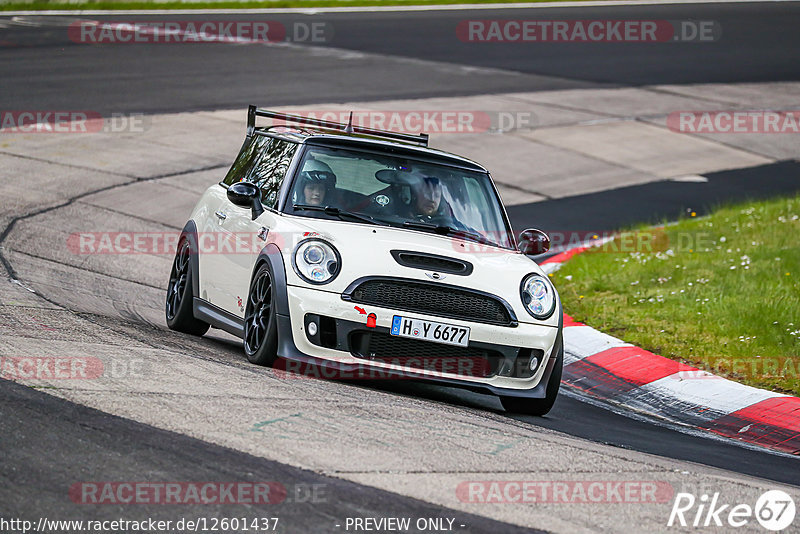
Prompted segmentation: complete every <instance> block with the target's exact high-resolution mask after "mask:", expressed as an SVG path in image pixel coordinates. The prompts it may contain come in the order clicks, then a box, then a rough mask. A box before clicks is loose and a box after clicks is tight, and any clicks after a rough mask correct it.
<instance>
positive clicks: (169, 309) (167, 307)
mask: <svg viewBox="0 0 800 534" xmlns="http://www.w3.org/2000/svg"><path fill="white" fill-rule="evenodd" d="M191 256H192V249H191V245H190V244H189V241H188V240H186V239H184V240H183V241H181V242H180V243H179V244H178V250H177V251H176V252H175V260H174V261H173V262H172V270H171V271H170V274H169V283H168V284H167V298H166V302H165V304H164V313H165V316H166V319H167V326H168V327H169V328H170V330H176V331H178V332H183V333H185V334H192V335H194V336H202V335H203V334H205V333H206V332H207V331H208V328H209V326H210V325H209V324H208V323H206V322H203V321H200V320H198V319H196V318H195V317H194V313H193V311H192V301H193V300H194V294H193V291H192V265H191Z"/></svg>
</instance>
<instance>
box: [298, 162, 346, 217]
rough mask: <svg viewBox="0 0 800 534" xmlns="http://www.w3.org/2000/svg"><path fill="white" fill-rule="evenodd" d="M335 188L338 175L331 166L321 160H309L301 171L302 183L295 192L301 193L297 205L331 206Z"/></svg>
mask: <svg viewBox="0 0 800 534" xmlns="http://www.w3.org/2000/svg"><path fill="white" fill-rule="evenodd" d="M335 188H336V175H335V174H334V173H333V170H331V168H330V166H328V164H327V163H323V162H322V161H319V160H315V159H312V160H308V161H306V163H305V165H303V170H302V171H300V182H299V185H298V187H297V189H296V190H295V191H299V192H300V195H298V196H299V197H300V198H298V200H297V204H308V205H309V206H326V205H329V204H330V203H331V202H332V201H333V198H332V197H333V192H334V189H335Z"/></svg>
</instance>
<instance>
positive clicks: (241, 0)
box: [0, 0, 584, 11]
mask: <svg viewBox="0 0 800 534" xmlns="http://www.w3.org/2000/svg"><path fill="white" fill-rule="evenodd" d="M555 1H563V0H261V1H258V0H218V1H214V0H208V1H204V0H200V1H193V0H192V1H180V0H165V1H162V0H149V1H148V0H140V1H131V0H75V1H72V0H32V1H29V2H24V1H23V2H14V1H11V2H7V3H6V2H2V1H0V11H33V10H36V11H41V10H84V9H110V10H127V9H263V8H272V9H274V8H311V7H344V6H347V7H351V6H413V5H446V4H500V3H512V4H514V3H527V2H542V3H546V2H555ZM569 1H573V2H580V1H584V0H569Z"/></svg>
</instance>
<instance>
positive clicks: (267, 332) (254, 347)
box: [244, 265, 278, 365]
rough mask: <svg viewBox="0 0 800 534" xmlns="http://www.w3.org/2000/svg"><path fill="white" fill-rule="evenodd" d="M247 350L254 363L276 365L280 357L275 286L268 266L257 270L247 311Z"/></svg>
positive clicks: (245, 321) (251, 361) (245, 324)
mask: <svg viewBox="0 0 800 534" xmlns="http://www.w3.org/2000/svg"><path fill="white" fill-rule="evenodd" d="M244 352H245V354H246V355H247V359H248V360H249V361H250V363H255V364H257V365H272V364H273V363H274V362H275V359H276V358H277V357H278V324H277V318H276V317H275V287H274V284H273V283H272V274H271V273H270V270H269V268H268V267H267V266H266V265H262V266H261V267H259V268H258V271H256V275H255V276H254V277H253V281H252V283H251V284H250V293H249V295H248V296H247V308H246V309H245V312H244Z"/></svg>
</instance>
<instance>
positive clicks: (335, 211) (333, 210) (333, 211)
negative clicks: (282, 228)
mask: <svg viewBox="0 0 800 534" xmlns="http://www.w3.org/2000/svg"><path fill="white" fill-rule="evenodd" d="M292 208H294V209H295V211H298V210H309V211H321V212H323V213H326V214H327V215H333V216H334V217H339V218H340V219H342V220H344V218H345V217H350V218H351V219H355V220H357V221H361V222H365V223H367V224H377V225H379V226H389V223H386V222H384V221H379V220H377V219H373V218H372V217H369V216H368V215H360V214H358V213H353V212H352V211H345V210H340V209H339V208H337V207H336V206H312V205H311V204H294V205H293V206H292Z"/></svg>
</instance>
